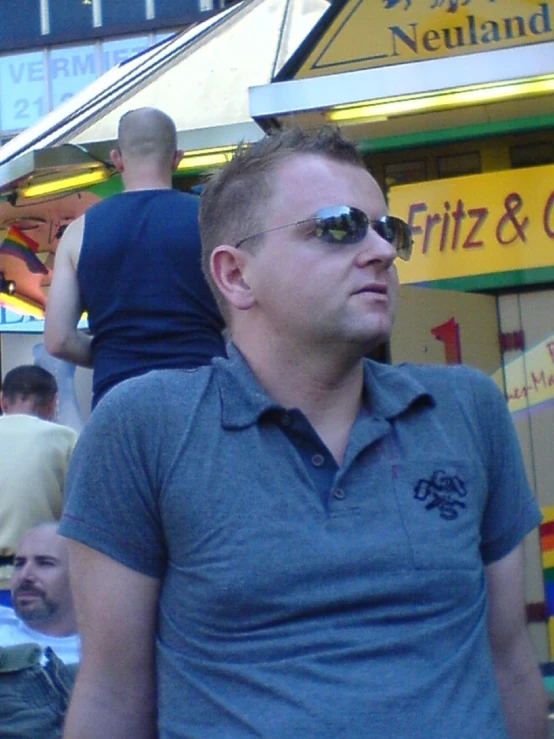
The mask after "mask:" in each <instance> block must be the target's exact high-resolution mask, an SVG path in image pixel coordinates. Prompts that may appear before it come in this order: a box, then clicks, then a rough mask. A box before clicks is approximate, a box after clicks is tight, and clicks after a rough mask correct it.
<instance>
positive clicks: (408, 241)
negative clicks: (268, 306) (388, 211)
mask: <svg viewBox="0 0 554 739" xmlns="http://www.w3.org/2000/svg"><path fill="white" fill-rule="evenodd" d="M302 223H313V224H314V226H315V235H316V237H317V238H318V239H319V240H320V241H323V242H324V243H326V244H358V243H359V242H360V241H362V239H364V238H365V236H366V234H367V232H368V229H369V227H370V226H371V228H372V229H373V230H374V231H375V233H377V234H378V235H379V236H380V237H381V238H382V239H385V241H388V242H389V244H392V246H394V248H395V249H396V253H397V255H398V256H399V257H400V259H404V260H405V261H406V262H407V261H408V260H409V258H410V257H411V255H412V244H413V239H412V232H411V230H410V227H409V226H408V224H407V223H406V222H405V221H403V220H402V219H401V218H396V216H383V217H382V218H377V219H375V220H371V219H370V218H369V217H368V216H367V215H366V214H365V213H364V212H363V210H360V209H359V208H353V207H351V206H350V205H330V206H329V207H327V208H321V210H318V211H317V213H316V214H315V215H314V216H312V217H311V218H305V219H304V220H302V221H295V222H294V223H287V224H285V225H284V226H277V227H276V228H269V229H267V231H258V233H255V234H251V235H250V236H246V237H245V238H244V239H241V240H240V241H239V242H238V243H237V244H235V247H236V248H238V247H239V246H241V245H242V244H244V242H245V241H248V240H249V239H254V238H257V237H258V236H263V235H265V234H268V233H272V232H273V231H280V230H281V229H282V228H290V227H291V226H300V225H301V224H302Z"/></svg>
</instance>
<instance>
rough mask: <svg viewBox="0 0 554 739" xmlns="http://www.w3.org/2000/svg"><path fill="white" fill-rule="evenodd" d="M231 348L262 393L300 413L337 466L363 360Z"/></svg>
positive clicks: (357, 402)
mask: <svg viewBox="0 0 554 739" xmlns="http://www.w3.org/2000/svg"><path fill="white" fill-rule="evenodd" d="M235 343H236V345H237V348H238V349H239V350H240V351H241V353H242V354H243V355H244V357H245V359H246V361H247V362H248V364H249V366H250V368H251V369H252V371H253V372H254V374H255V375H256V378H257V379H258V382H259V383H260V384H261V385H262V387H263V388H264V389H265V390H266V392H267V393H268V394H269V395H271V397H272V398H274V399H275V400H276V401H277V402H278V403H280V404H281V405H283V406H284V407H285V408H298V409H300V410H301V411H302V413H303V414H304V415H305V416H306V418H307V419H308V420H309V421H310V423H311V424H312V426H313V427H314V429H315V430H316V431H317V433H318V435H319V436H320V437H321V439H322V441H323V442H324V443H325V444H326V446H327V448H328V449H329V451H330V452H331V453H332V454H333V456H334V457H335V459H336V460H337V462H338V463H339V464H340V462H341V461H342V459H343V456H344V452H345V450H346V446H347V443H348V438H349V435H350V430H351V428H352V425H353V423H354V421H355V419H356V416H357V415H358V412H359V410H360V407H361V403H362V393H363V362H362V359H361V358H344V357H339V358H337V352H336V351H335V352H333V351H321V352H319V353H317V352H308V351H287V347H285V346H284V345H283V343H282V342H278V346H277V345H274V346H271V345H270V343H268V342H267V341H266V342H265V343H264V342H261V341H260V342H256V343H254V342H248V341H245V342H241V341H240V340H239V341H235Z"/></svg>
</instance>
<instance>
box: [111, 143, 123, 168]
mask: <svg viewBox="0 0 554 739" xmlns="http://www.w3.org/2000/svg"><path fill="white" fill-rule="evenodd" d="M110 161H111V163H112V164H113V166H114V167H115V168H116V169H117V171H118V172H123V170H124V169H125V167H124V165H123V157H122V156H121V152H120V151H119V149H112V150H111V151H110Z"/></svg>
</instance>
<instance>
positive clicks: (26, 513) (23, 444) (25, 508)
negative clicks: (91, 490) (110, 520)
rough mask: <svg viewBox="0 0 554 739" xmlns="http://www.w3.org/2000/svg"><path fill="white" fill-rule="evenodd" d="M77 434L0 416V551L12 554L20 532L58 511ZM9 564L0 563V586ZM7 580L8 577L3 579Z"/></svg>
mask: <svg viewBox="0 0 554 739" xmlns="http://www.w3.org/2000/svg"><path fill="white" fill-rule="evenodd" d="M76 440H77V434H76V432H75V431H74V430H73V429H70V428H68V427H67V426H61V425H59V424H57V423H50V421H43V420H42V419H40V418H36V417H35V416H27V415H20V414H9V415H8V414H7V415H4V416H0V555H1V556H9V555H12V554H14V552H15V548H16V546H17V544H18V542H19V540H20V539H21V537H22V536H23V534H24V533H25V532H26V531H27V530H28V529H30V528H32V527H33V526H36V525H37V524H39V523H43V522H46V521H57V520H58V519H59V518H60V516H61V513H62V502H63V492H64V485H65V475H66V471H67V465H68V462H69V458H70V456H71V453H72V452H73V447H74V446H75V442H76ZM11 573H12V567H11V566H4V567H0V589H6V588H9V578H10V577H11ZM6 581H8V582H6Z"/></svg>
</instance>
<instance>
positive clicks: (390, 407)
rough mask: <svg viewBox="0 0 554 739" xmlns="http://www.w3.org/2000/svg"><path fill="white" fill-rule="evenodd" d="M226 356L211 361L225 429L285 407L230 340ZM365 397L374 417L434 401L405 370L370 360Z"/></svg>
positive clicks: (387, 416) (366, 366) (386, 416)
mask: <svg viewBox="0 0 554 739" xmlns="http://www.w3.org/2000/svg"><path fill="white" fill-rule="evenodd" d="M227 355H228V358H227V359H225V358H221V357H219V358H216V359H214V360H213V366H214V369H215V377H216V379H217V382H218V385H219V394H220V398H221V409H222V425H223V427H224V428H228V429H240V428H246V427H248V426H251V425H253V424H255V423H257V421H258V420H259V418H260V416H262V415H263V414H265V413H267V412H268V411H283V410H285V409H284V408H283V406H282V405H280V404H279V403H277V402H276V401H275V400H273V399H272V398H271V397H270V396H269V395H268V393H267V392H266V391H265V390H264V389H263V388H262V386H261V385H260V383H259V382H258V380H257V379H256V377H255V375H254V373H253V372H252V370H251V369H250V367H249V365H248V363H247V362H246V360H245V359H244V357H243V356H242V354H241V353H240V351H239V350H238V349H237V347H236V346H235V345H234V344H233V343H229V344H228V345H227ZM364 396H365V398H366V402H367V404H368V410H369V412H370V413H371V416H372V417H374V418H384V419H391V418H395V417H396V416H398V415H400V414H401V413H403V412H404V411H405V410H407V409H408V408H409V407H410V406H411V405H413V404H414V403H416V402H418V401H419V402H424V403H426V404H429V405H433V404H434V401H433V398H432V396H431V394H430V393H429V392H428V391H427V389H426V388H424V387H423V385H421V384H420V383H419V382H418V381H417V380H416V379H414V378H413V377H412V376H411V375H410V374H409V373H407V372H406V371H405V370H402V369H401V368H399V367H395V366H392V365H385V364H379V363H377V362H373V361H371V360H369V359H368V360H366V361H365V362H364Z"/></svg>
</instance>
